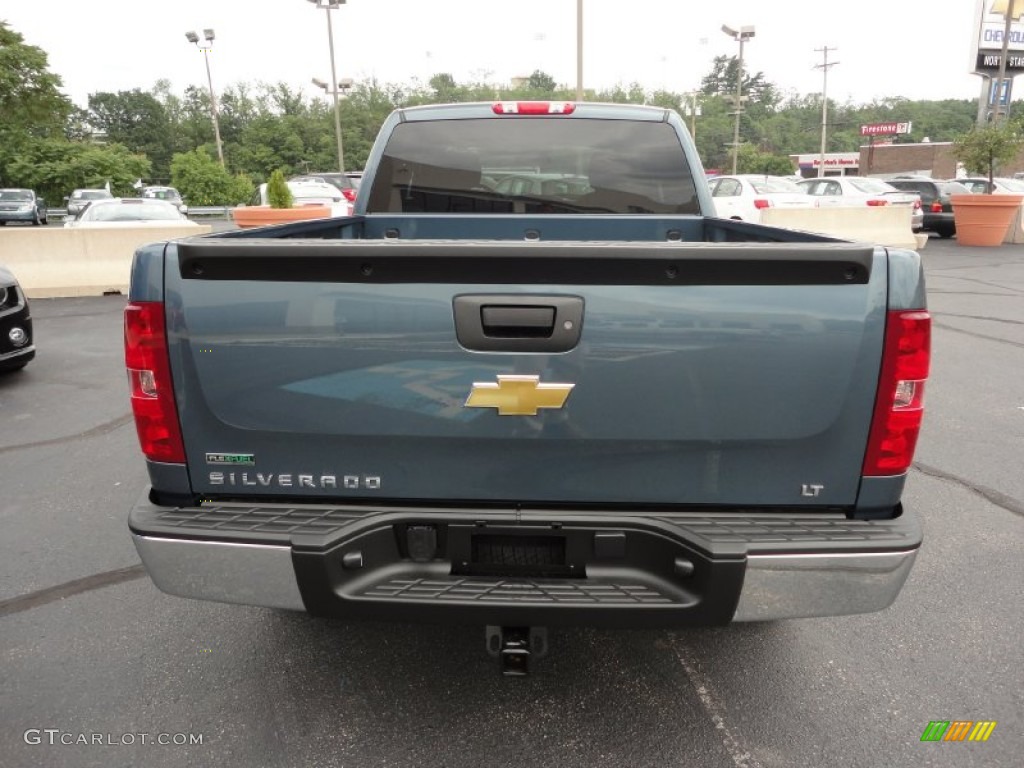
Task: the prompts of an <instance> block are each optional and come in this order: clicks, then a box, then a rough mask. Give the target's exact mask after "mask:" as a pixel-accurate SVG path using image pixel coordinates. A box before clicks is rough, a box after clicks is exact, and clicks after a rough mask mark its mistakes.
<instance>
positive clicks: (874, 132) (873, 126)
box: [860, 0, 1024, 136]
mask: <svg viewBox="0 0 1024 768" xmlns="http://www.w3.org/2000/svg"><path fill="white" fill-rule="evenodd" d="M1021 2H1022V3H1024V0H1021ZM913 127H914V124H913V123H912V122H909V121H908V122H906V123H870V124H868V125H862V126H861V127H860V135H861V136H895V135H897V134H902V133H910V131H911V130H912V129H913Z"/></svg>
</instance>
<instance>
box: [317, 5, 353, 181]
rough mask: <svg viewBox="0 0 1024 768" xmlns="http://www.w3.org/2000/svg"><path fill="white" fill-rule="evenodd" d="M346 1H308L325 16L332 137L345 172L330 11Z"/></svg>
mask: <svg viewBox="0 0 1024 768" xmlns="http://www.w3.org/2000/svg"><path fill="white" fill-rule="evenodd" d="M345 1H346V0H308V2H310V3H313V5H315V6H316V7H317V8H320V9H323V10H324V11H325V12H326V14H327V44H328V46H329V47H330V49H331V94H332V95H333V96H334V135H335V136H336V137H337V139H338V170H339V171H341V172H342V173H344V172H345V151H344V150H343V149H342V145H341V108H340V107H339V106H338V73H337V70H336V69H335V67H334V28H333V27H332V26H331V11H333V10H334V9H336V8H340V7H341V6H343V5H345Z"/></svg>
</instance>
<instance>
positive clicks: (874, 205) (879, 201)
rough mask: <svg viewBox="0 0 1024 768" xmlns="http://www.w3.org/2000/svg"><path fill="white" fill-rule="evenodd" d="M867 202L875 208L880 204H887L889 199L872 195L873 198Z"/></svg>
mask: <svg viewBox="0 0 1024 768" xmlns="http://www.w3.org/2000/svg"><path fill="white" fill-rule="evenodd" d="M867 203H868V205H870V206H871V207H872V208H877V207H878V206H880V205H888V204H889V201H888V200H879V199H878V198H877V197H874V198H872V199H870V200H868V201H867Z"/></svg>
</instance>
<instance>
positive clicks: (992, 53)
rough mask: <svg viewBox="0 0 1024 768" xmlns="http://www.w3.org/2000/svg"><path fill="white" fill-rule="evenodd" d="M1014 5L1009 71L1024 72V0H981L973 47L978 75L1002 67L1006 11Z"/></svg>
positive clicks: (979, 0) (972, 54)
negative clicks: (1000, 64)
mask: <svg viewBox="0 0 1024 768" xmlns="http://www.w3.org/2000/svg"><path fill="white" fill-rule="evenodd" d="M1011 4H1012V5H1013V11H1012V13H1013V15H1012V19H1011V23H1010V35H1009V38H1008V43H1007V51H1006V54H1007V55H1006V71H1007V72H1008V73H1010V74H1017V73H1019V72H1024V22H1022V18H1024V0H978V6H977V11H976V17H977V24H976V25H975V27H974V28H975V29H976V30H977V31H978V35H977V37H976V38H975V40H974V45H973V46H972V51H971V70H972V71H973V72H976V73H977V74H979V75H992V74H994V73H997V72H998V71H999V61H1000V59H1001V58H1002V55H1003V33H1004V32H1005V31H1006V14H1007V13H1008V12H1010V6H1011Z"/></svg>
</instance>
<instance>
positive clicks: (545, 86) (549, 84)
mask: <svg viewBox="0 0 1024 768" xmlns="http://www.w3.org/2000/svg"><path fill="white" fill-rule="evenodd" d="M529 88H530V90H531V91H547V92H548V93H553V92H554V90H555V78H553V77H552V76H551V75H549V74H548V73H547V72H541V71H540V70H539V69H535V70H534V71H533V74H531V75H530V81H529Z"/></svg>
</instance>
